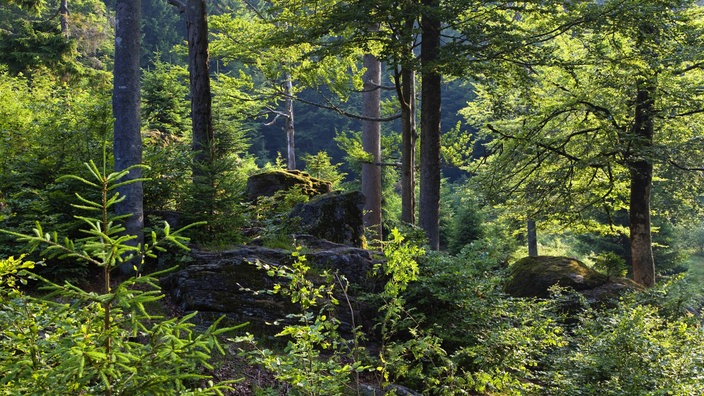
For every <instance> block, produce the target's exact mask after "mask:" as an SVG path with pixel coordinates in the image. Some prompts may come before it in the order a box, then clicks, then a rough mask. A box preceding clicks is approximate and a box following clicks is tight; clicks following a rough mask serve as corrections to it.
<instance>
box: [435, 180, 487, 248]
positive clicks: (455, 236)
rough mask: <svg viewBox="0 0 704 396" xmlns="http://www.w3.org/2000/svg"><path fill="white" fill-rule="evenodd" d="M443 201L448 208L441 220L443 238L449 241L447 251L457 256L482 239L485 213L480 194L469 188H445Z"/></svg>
mask: <svg viewBox="0 0 704 396" xmlns="http://www.w3.org/2000/svg"><path fill="white" fill-rule="evenodd" d="M444 187H445V188H443V189H442V190H441V193H442V195H443V198H444V199H442V201H443V202H445V203H446V205H447V206H448V208H447V210H446V211H444V212H445V214H444V215H443V217H442V219H441V224H443V225H444V227H443V231H442V233H441V236H442V237H444V238H443V239H446V240H447V243H446V244H447V250H448V251H449V252H450V253H451V254H457V253H459V252H460V250H462V248H463V247H464V246H465V245H467V244H469V243H471V242H472V241H475V240H477V239H480V238H481V237H482V236H483V233H484V229H483V228H484V227H483V223H484V212H486V210H482V203H481V202H480V200H479V198H478V194H476V193H474V192H473V191H472V190H471V189H470V187H469V186H467V185H464V186H461V185H454V186H447V185H445V186H444Z"/></svg>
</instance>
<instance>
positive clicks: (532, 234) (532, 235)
mask: <svg viewBox="0 0 704 396" xmlns="http://www.w3.org/2000/svg"><path fill="white" fill-rule="evenodd" d="M527 223H528V224H527V226H528V227H527V228H528V256H530V257H536V256H537V255H538V232H537V230H536V228H535V220H532V219H529V220H528V222H527Z"/></svg>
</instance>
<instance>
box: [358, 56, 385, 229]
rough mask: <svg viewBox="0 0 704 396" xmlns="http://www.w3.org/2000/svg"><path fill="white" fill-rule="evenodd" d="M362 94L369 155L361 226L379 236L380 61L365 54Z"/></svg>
mask: <svg viewBox="0 0 704 396" xmlns="http://www.w3.org/2000/svg"><path fill="white" fill-rule="evenodd" d="M364 67H365V68H366V69H367V70H366V72H365V73H364V77H363V79H364V96H363V103H364V104H363V109H362V112H363V114H364V116H365V117H366V118H367V119H366V120H365V121H364V123H363V126H362V148H363V149H364V151H365V152H366V153H369V154H371V159H370V162H365V163H363V164H362V175H361V176H362V194H364V197H365V203H364V226H365V227H367V229H368V230H370V231H371V232H372V234H376V235H375V237H376V238H378V239H381V237H382V235H381V165H380V164H381V123H380V122H379V121H378V119H379V117H380V115H381V111H380V108H381V62H380V61H379V60H378V59H377V58H376V57H375V56H374V55H371V54H366V55H364Z"/></svg>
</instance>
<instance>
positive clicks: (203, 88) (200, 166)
mask: <svg viewBox="0 0 704 396" xmlns="http://www.w3.org/2000/svg"><path fill="white" fill-rule="evenodd" d="M186 24H187V28H188V71H189V76H190V81H191V123H192V127H193V151H194V153H195V158H194V168H193V175H194V178H197V177H199V176H200V177H203V178H204V179H203V181H205V182H206V183H207V184H211V183H212V180H211V179H212V178H211V177H209V176H208V174H207V170H208V169H210V168H211V165H212V161H213V159H214V152H213V149H214V147H213V143H214V141H215V138H214V133H213V121H212V102H211V98H210V64H209V62H210V59H209V52H208V16H207V11H206V7H205V0H188V2H187V3H186Z"/></svg>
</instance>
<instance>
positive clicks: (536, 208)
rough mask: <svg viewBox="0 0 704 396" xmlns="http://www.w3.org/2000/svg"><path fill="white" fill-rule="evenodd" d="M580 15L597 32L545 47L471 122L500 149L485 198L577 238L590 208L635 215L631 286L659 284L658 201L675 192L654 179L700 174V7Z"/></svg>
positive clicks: (507, 69) (482, 102)
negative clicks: (565, 226)
mask: <svg viewBox="0 0 704 396" xmlns="http://www.w3.org/2000/svg"><path fill="white" fill-rule="evenodd" d="M579 11H580V18H581V19H582V20H584V21H589V22H590V23H588V24H586V23H582V24H579V25H573V27H572V28H571V29H570V31H569V32H567V33H566V34H562V35H559V36H558V37H555V38H554V40H552V41H550V42H549V43H548V42H544V43H543V44H542V45H541V50H543V51H545V52H549V53H550V55H551V57H552V59H551V60H550V61H549V62H545V63H542V62H541V63H540V64H538V63H536V64H532V65H530V66H529V67H526V64H522V65H516V64H514V65H511V64H508V63H504V70H503V72H502V74H501V75H499V74H496V75H494V76H493V77H492V78H491V81H486V82H485V83H484V84H477V92H478V94H479V96H480V99H479V100H478V101H477V102H476V104H474V105H472V106H471V107H470V108H469V109H468V110H467V111H466V112H465V114H466V115H468V116H469V118H470V119H472V120H473V121H474V122H479V123H484V126H485V130H486V131H487V132H489V134H490V136H491V137H492V138H493V139H494V140H493V142H492V143H490V144H489V148H490V150H491V152H492V153H493V158H492V159H491V161H490V162H489V165H490V166H489V168H488V169H487V170H488V172H487V173H485V174H484V180H485V185H486V187H487V190H489V191H493V194H494V195H495V196H503V197H510V199H509V200H510V201H512V202H513V203H517V204H518V205H519V206H520V207H522V208H530V211H529V213H530V214H529V216H531V215H541V216H543V217H555V216H560V217H561V218H562V219H563V220H564V219H567V220H568V221H570V223H571V227H573V228H575V227H577V225H578V224H579V222H580V220H581V221H586V222H589V221H590V219H588V218H584V217H583V216H584V215H585V214H586V213H587V209H589V208H593V207H598V208H600V209H601V210H603V211H604V213H606V215H607V217H608V218H613V217H614V216H613V213H615V212H618V211H622V210H623V211H627V212H628V218H629V225H628V233H629V236H630V242H631V255H632V266H633V276H634V279H635V280H636V281H637V282H639V283H641V284H643V285H645V286H652V285H653V284H654V282H655V275H656V273H655V267H654V260H653V253H652V236H651V225H650V222H651V220H650V216H651V210H652V209H651V207H650V202H651V192H652V191H653V187H654V186H655V187H657V188H659V189H660V188H667V184H668V181H667V180H658V181H657V183H656V184H654V183H655V182H654V181H653V180H655V179H654V174H655V172H656V171H660V172H662V174H663V175H670V174H672V173H671V172H674V171H676V170H680V171H681V170H693V169H696V168H700V166H698V164H697V162H696V160H694V161H693V159H694V158H696V157H697V156H696V155H693V153H700V152H702V150H704V146H703V145H702V142H700V139H699V138H698V137H697V131H698V130H699V129H700V128H701V127H702V126H704V124H703V123H704V116H703V115H702V114H703V113H702V112H703V111H704V107H702V105H701V103H702V99H704V97H702V93H701V90H700V89H699V86H700V81H701V79H702V77H704V73H703V72H702V65H703V64H704V58H703V57H702V56H701V54H700V51H699V50H698V49H697V48H698V44H697V38H698V37H700V35H701V33H702V32H701V28H700V26H701V22H702V20H704V19H702V9H701V7H699V6H697V5H695V3H694V2H690V1H665V2H658V3H650V2H648V3H643V2H638V1H625V2H623V1H613V2H612V1H607V2H604V3H602V4H600V5H589V6H588V7H584V8H582V9H580V10H579ZM526 23H529V21H526ZM479 112H484V113H483V114H480V113H479ZM692 182H694V183H697V182H699V181H697V180H696V179H695V178H690V180H689V183H692ZM679 187H680V188H681V186H679ZM693 201H694V200H690V202H689V204H694V202H693ZM531 217H532V216H531ZM534 218H535V217H534ZM611 226H612V227H611V229H613V230H619V228H618V224H612V225H611ZM624 232H626V231H625V230H624Z"/></svg>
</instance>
